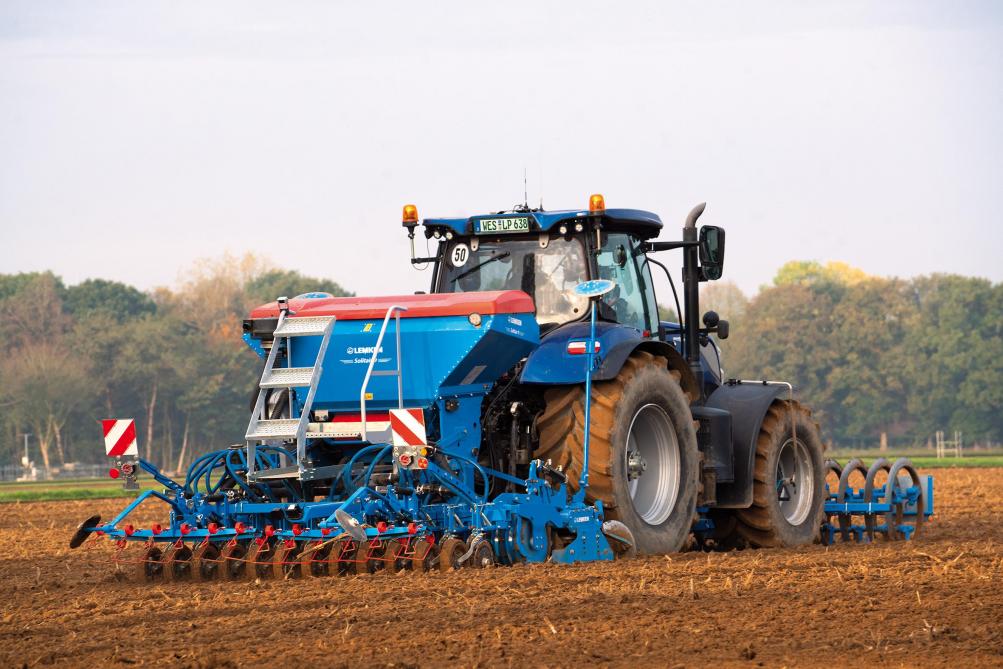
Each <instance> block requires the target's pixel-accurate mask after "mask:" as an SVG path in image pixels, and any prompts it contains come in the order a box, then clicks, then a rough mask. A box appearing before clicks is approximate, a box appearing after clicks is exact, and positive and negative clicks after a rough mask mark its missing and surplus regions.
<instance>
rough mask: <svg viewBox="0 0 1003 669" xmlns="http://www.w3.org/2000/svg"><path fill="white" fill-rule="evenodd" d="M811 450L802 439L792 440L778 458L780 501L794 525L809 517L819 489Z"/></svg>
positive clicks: (785, 445) (782, 508)
mask: <svg viewBox="0 0 1003 669" xmlns="http://www.w3.org/2000/svg"><path fill="white" fill-rule="evenodd" d="M812 469H813V468H812V462H811V453H809V452H808V447H807V446H805V445H804V444H803V443H802V442H801V441H800V440H799V441H794V440H793V439H788V440H787V441H786V442H784V445H783V446H781V447H780V455H779V456H778V457H777V501H778V503H779V504H780V512H781V513H782V514H784V518H785V519H786V520H787V522H788V523H790V524H791V525H800V524H801V523H803V522H804V521H805V520H806V519H807V518H808V513H809V512H810V511H811V501H812V497H813V493H814V491H815V477H814V476H812Z"/></svg>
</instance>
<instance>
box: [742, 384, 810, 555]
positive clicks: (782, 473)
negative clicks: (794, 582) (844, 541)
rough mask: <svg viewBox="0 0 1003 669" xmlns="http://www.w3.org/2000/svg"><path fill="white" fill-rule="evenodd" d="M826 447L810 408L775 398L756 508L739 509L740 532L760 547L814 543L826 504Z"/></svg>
mask: <svg viewBox="0 0 1003 669" xmlns="http://www.w3.org/2000/svg"><path fill="white" fill-rule="evenodd" d="M795 434H796V438H795ZM824 450H825V447H824V446H823V445H822V439H821V438H820V437H819V433H818V425H816V424H815V421H814V420H812V417H811V411H809V410H808V409H807V408H806V407H803V406H801V404H799V403H798V402H792V401H786V400H777V401H775V402H774V403H773V404H772V405H771V406H770V408H769V410H768V411H767V413H766V417H765V418H763V424H762V427H761V428H760V430H759V436H758V438H757V440H756V459H755V469H754V477H755V479H754V481H753V484H752V506H751V507H749V508H748V509H739V510H737V511H736V512H735V516H736V518H737V520H738V523H737V524H736V526H735V531H736V532H737V533H738V534H739V535H741V536H742V537H744V538H745V539H746V540H747V541H748V542H749V543H750V544H752V545H753V546H756V547H760V548H767V547H775V546H800V545H803V544H809V543H811V542H812V541H814V540H815V538H816V537H818V529H819V525H820V519H821V517H822V513H823V503H824V502H825V456H824V455H823V452H824Z"/></svg>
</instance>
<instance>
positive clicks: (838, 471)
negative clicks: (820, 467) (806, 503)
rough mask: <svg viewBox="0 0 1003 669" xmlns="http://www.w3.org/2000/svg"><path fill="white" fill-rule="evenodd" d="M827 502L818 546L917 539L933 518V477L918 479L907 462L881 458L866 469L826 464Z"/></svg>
mask: <svg viewBox="0 0 1003 669" xmlns="http://www.w3.org/2000/svg"><path fill="white" fill-rule="evenodd" d="M825 469H826V474H827V477H826V501H825V506H824V511H825V521H824V522H823V524H822V535H821V536H822V543H824V544H826V545H829V544H833V543H835V542H836V541H837V539H838V540H840V541H853V542H857V543H869V542H871V541H874V540H875V538H877V537H883V538H884V539H887V540H890V541H895V540H900V539H905V540H908V539H912V538H914V537H916V536H917V535H918V534H919V533H920V531H921V530H922V527H923V521H924V520H925V519H926V518H927V517H929V516H931V515H932V514H933V477H932V476H929V475H924V476H920V475H919V474H918V473H917V472H916V468H915V467H914V466H913V464H912V462H910V461H909V459H908V458H899V459H898V460H896V461H895V462H894V463H892V462H890V461H889V460H887V459H885V458H879V459H878V460H876V461H875V462H874V463H873V464H871V466H870V467H867V466H866V465H865V464H864V463H863V462H862V461H861V460H859V459H857V458H854V459H852V460H850V461H849V462H848V463H846V466H842V465H840V464H839V463H838V462H836V461H835V460H828V461H827V462H826V463H825Z"/></svg>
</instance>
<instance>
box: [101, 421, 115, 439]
mask: <svg viewBox="0 0 1003 669" xmlns="http://www.w3.org/2000/svg"><path fill="white" fill-rule="evenodd" d="M117 422H118V421H117V420H115V419H114V418H112V419H105V420H102V421H101V429H102V430H104V436H106V437H107V436H108V433H109V432H111V431H112V428H114V427H115V423H117Z"/></svg>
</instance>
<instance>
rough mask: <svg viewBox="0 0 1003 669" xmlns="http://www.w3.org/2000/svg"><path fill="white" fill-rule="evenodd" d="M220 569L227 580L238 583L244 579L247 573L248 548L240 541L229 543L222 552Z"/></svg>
mask: <svg viewBox="0 0 1003 669" xmlns="http://www.w3.org/2000/svg"><path fill="white" fill-rule="evenodd" d="M219 557H220V560H221V561H222V562H221V563H220V567H221V570H220V571H222V573H223V575H224V576H225V577H226V579H227V580H230V581H236V580H240V579H242V578H244V574H245V573H246V571H247V561H246V559H245V558H246V557H247V547H246V546H245V545H244V544H242V543H240V542H239V541H235V540H234V541H229V542H227V544H226V545H225V546H223V549H222V550H221V551H220V555H219Z"/></svg>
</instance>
